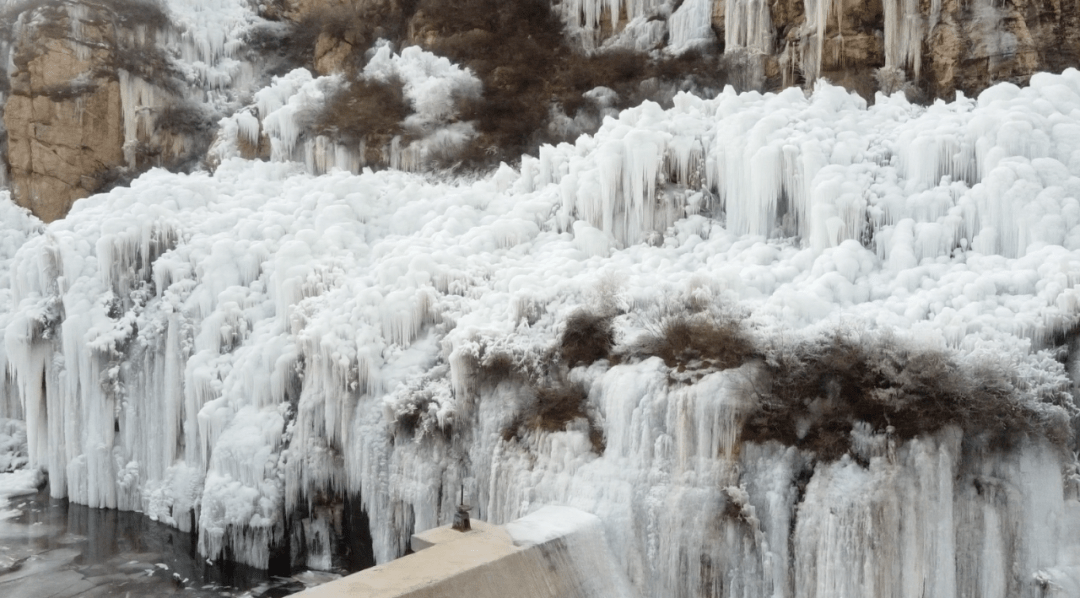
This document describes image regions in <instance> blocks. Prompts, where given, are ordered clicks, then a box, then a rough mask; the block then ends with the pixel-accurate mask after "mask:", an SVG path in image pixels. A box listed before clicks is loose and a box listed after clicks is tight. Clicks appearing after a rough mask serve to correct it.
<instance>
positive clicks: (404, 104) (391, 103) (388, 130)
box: [313, 77, 412, 143]
mask: <svg viewBox="0 0 1080 598" xmlns="http://www.w3.org/2000/svg"><path fill="white" fill-rule="evenodd" d="M411 113H412V109H411V108H410V106H409V103H408V101H407V100H406V99H405V94H404V91H403V88H402V83H401V81H399V80H397V79H392V80H390V81H378V80H374V79H363V78H356V77H353V78H350V79H349V80H348V81H347V84H346V86H345V87H344V88H343V89H341V90H339V91H338V92H336V93H334V94H333V95H331V96H330V97H329V98H328V99H327V101H326V103H325V104H324V105H323V107H322V108H321V109H320V110H319V111H318V113H317V114H316V116H315V117H314V123H313V130H314V132H315V134H317V135H328V136H331V137H333V138H335V139H336V140H337V141H338V142H341V143H350V142H351V143H357V142H359V141H360V140H362V139H365V138H367V137H370V136H373V135H384V136H393V135H397V134H400V133H402V132H403V129H402V126H401V122H402V121H403V120H405V118H406V117H407V116H409V114H411Z"/></svg>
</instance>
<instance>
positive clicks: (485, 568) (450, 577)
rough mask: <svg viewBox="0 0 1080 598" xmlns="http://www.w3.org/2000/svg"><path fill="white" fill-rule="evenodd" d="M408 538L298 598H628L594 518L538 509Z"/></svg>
mask: <svg viewBox="0 0 1080 598" xmlns="http://www.w3.org/2000/svg"><path fill="white" fill-rule="evenodd" d="M471 523H472V529H471V530H470V531H465V532H460V531H457V530H454V529H452V528H451V527H450V526H445V527H439V528H435V529H432V530H428V531H426V532H423V533H421V534H417V535H415V536H413V549H414V550H417V552H416V553H414V554H411V555H408V556H405V557H402V558H400V559H397V560H395V561H391V562H389V563H386V564H383V565H379V566H376V567H372V568H371V569H366V570H364V571H361V572H359V573H355V574H353V575H350V576H348V577H343V578H341V579H339V580H336V581H332V582H330V583H327V584H325V585H322V586H319V587H316V588H310V589H308V590H305V591H303V592H300V593H299V594H294V596H298V597H301V598H344V597H349V598H391V597H393V598H405V597H408V598H435V597H442V598H452V597H455V596H461V597H467V598H633V597H635V596H636V594H635V592H634V591H633V588H632V587H631V586H630V584H629V582H628V580H627V578H626V574H625V572H624V571H623V570H622V568H621V567H619V565H618V562H617V561H616V560H615V559H614V558H613V557H612V554H611V551H610V548H609V547H608V544H607V541H606V539H605V538H604V533H603V527H602V525H601V523H600V520H599V519H597V518H596V517H595V516H593V515H590V514H588V513H585V512H583V511H579V510H577V509H573V508H570V507H544V508H542V509H540V510H539V511H536V512H535V513H532V514H531V515H527V516H525V517H523V518H521V519H518V520H517V521H514V522H511V523H508V524H506V525H505V526H496V525H491V524H488V523H485V522H482V521H473V522H471Z"/></svg>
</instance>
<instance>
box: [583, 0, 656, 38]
mask: <svg viewBox="0 0 1080 598" xmlns="http://www.w3.org/2000/svg"><path fill="white" fill-rule="evenodd" d="M664 4H666V0H566V1H565V2H563V4H562V9H563V15H564V18H565V19H566V22H567V24H568V25H570V26H571V27H574V28H580V29H585V30H587V31H594V30H597V29H599V28H600V26H601V24H602V19H603V18H604V16H606V17H607V18H609V19H611V24H610V25H611V28H612V29H615V28H617V27H618V25H619V22H620V21H621V20H622V19H623V18H625V19H626V20H627V21H632V20H634V19H636V18H638V17H644V16H648V14H649V13H650V11H653V10H655V9H657V8H658V7H660V6H662V5H664Z"/></svg>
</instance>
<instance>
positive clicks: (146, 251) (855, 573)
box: [0, 54, 1080, 597]
mask: <svg viewBox="0 0 1080 598" xmlns="http://www.w3.org/2000/svg"><path fill="white" fill-rule="evenodd" d="M402 56H403V57H404V54H402ZM294 77H295V78H296V79H295V80H294V79H293V78H294ZM306 77H307V78H305V76H303V75H301V74H296V73H294V74H293V75H290V76H288V77H285V78H282V79H279V80H278V81H277V82H276V83H275V85H276V87H274V88H271V91H266V92H265V93H263V94H261V95H259V96H258V97H257V101H256V103H255V104H256V105H255V107H254V108H253V110H254V112H252V113H250V114H249V115H247V116H242V117H238V118H237V119H236V120H235V126H234V131H235V134H237V135H244V136H247V138H248V139H249V140H250V138H251V136H252V135H254V134H255V131H257V130H259V129H258V128H257V125H258V120H259V118H261V119H262V121H261V122H262V124H261V128H262V130H266V129H268V128H269V125H268V121H269V120H271V119H270V117H271V116H272V115H273V114H278V113H281V110H283V109H284V108H285V107H286V106H288V105H289V101H291V100H290V98H292V97H295V96H296V95H297V94H299V93H300V90H301V89H302V88H304V87H305V86H310V85H314V82H315V81H317V80H315V79H311V78H310V76H309V75H307V76H306ZM301 79H303V80H301ZM287 86H292V89H293V91H289V92H288V93H285V92H284V91H281V90H283V89H285V87H287ZM1076 106H1080V72H1077V71H1067V72H1066V73H1064V74H1062V75H1057V76H1055V75H1038V76H1036V77H1033V79H1032V83H1031V85H1030V87H1028V88H1025V89H1020V88H1017V87H1015V86H1012V85H1008V84H1001V85H998V86H995V87H993V88H991V89H989V90H987V91H986V92H984V93H983V94H981V95H980V96H979V97H978V98H977V99H966V98H961V99H959V100H958V101H956V102H954V103H951V104H944V103H941V104H936V105H934V106H930V107H920V106H916V105H912V104H909V103H908V102H907V101H905V100H904V99H903V98H902V97H900V96H896V97H892V98H886V97H879V98H878V100H877V102H876V103H875V104H874V106H872V107H869V108H868V107H867V105H866V103H865V102H864V101H863V100H862V99H861V98H858V97H857V96H853V95H850V94H848V93H847V92H845V91H844V90H842V89H840V88H836V87H832V86H830V85H828V84H825V83H820V84H818V85H817V88H816V90H815V91H814V93H813V94H812V95H810V96H806V95H804V94H803V93H802V92H801V91H799V90H788V91H785V92H783V93H780V94H765V95H761V94H757V93H745V94H737V93H735V92H734V91H733V90H731V89H728V90H726V91H725V92H724V93H722V94H720V95H719V96H717V97H716V98H714V99H701V98H696V97H693V96H690V95H685V94H684V95H679V96H677V97H676V98H675V101H674V106H673V107H672V108H671V109H668V110H663V109H661V108H660V107H659V106H658V105H656V104H651V103H646V104H643V105H641V106H639V107H637V108H633V109H630V110H626V111H624V112H622V113H621V114H619V115H618V116H617V117H613V118H609V119H606V120H605V123H604V124H603V126H601V128H600V130H599V131H598V132H597V133H596V134H595V135H594V136H583V137H581V138H579V139H578V141H577V142H576V143H575V144H573V145H570V144H561V145H559V146H555V147H552V146H547V147H544V148H543V149H542V150H541V152H540V155H539V156H538V157H536V158H529V157H527V158H524V159H523V160H522V164H521V167H520V169H519V170H515V169H513V168H511V167H509V166H503V167H502V168H500V169H499V170H498V171H497V172H496V173H494V174H492V175H490V176H488V177H485V178H482V179H479V180H471V181H443V182H438V181H434V180H432V179H431V178H425V177H421V176H417V175H413V174H409V173H406V172H400V171H383V172H376V173H373V172H365V173H362V174H359V175H355V174H351V173H349V172H346V171H342V170H339V171H334V172H331V173H329V174H326V175H322V176H314V175H312V174H310V172H309V171H308V170H307V169H306V168H305V166H304V165H303V164H298V163H288V162H273V163H264V162H255V161H244V160H242V159H239V158H236V157H225V158H224V159H223V160H222V162H221V163H220V164H219V166H218V167H217V169H216V170H215V172H214V173H213V174H208V173H195V174H191V175H181V174H170V173H166V172H164V171H160V170H153V171H150V172H148V173H146V174H145V175H143V176H142V177H140V178H139V179H137V180H136V181H135V182H134V183H133V184H132V186H131V187H130V188H117V189H114V190H113V191H111V192H109V193H107V194H102V195H97V196H94V197H91V198H87V199H86V200H82V201H80V202H79V203H78V204H76V206H75V207H74V209H73V211H72V212H71V214H70V215H69V216H68V217H67V218H66V219H64V220H60V221H57V222H54V223H52V224H50V225H49V226H48V227H47V228H46V229H45V232H44V234H34V233H33V231H32V229H33V226H32V225H31V224H30V223H29V222H27V223H24V224H20V225H19V226H21V227H22V228H20V229H19V230H22V231H27V232H24V233H21V234H23V235H25V236H26V239H25V242H23V243H22V246H21V248H20V249H19V250H18V253H17V254H15V257H14V260H13V261H12V262H11V263H10V264H9V265H5V266H4V268H6V269H7V271H8V272H9V273H10V281H11V283H10V284H11V305H12V308H11V310H10V315H8V316H5V317H7V318H8V319H7V320H6V327H5V329H4V337H5V338H4V341H5V342H4V347H5V355H6V359H7V363H8V367H9V370H10V372H12V375H13V378H14V387H15V388H14V392H16V393H17V394H18V396H19V400H20V402H21V404H22V405H23V407H24V414H23V415H24V417H25V418H26V422H27V440H28V453H29V459H30V461H31V463H32V464H33V465H35V466H40V467H43V468H46V469H47V470H48V472H49V476H50V488H51V492H52V493H53V495H54V496H68V497H70V498H71V499H72V500H73V501H76V502H80V503H86V504H91V505H95V506H114V507H117V508H124V509H137V510H142V511H143V512H145V513H147V514H148V515H150V516H152V517H156V518H158V519H161V520H163V521H166V522H168V523H170V524H172V525H176V526H178V527H181V528H188V527H190V526H193V527H194V528H195V529H197V530H198V532H199V534H200V537H199V546H200V550H201V552H202V553H203V554H205V555H206V556H207V557H209V558H213V559H217V558H221V557H222V556H228V557H230V558H234V559H236V560H240V561H243V562H246V563H251V564H255V565H260V566H265V565H266V564H267V562H268V559H269V558H270V555H271V553H272V551H273V550H274V549H275V548H276V547H279V546H280V545H281V543H282V542H284V539H285V538H290V541H291V542H292V543H293V545H294V546H296V545H298V544H300V545H304V546H306V547H307V552H308V555H309V559H308V562H310V563H316V564H317V563H325V562H326V559H325V553H324V552H325V551H324V549H323V548H322V547H324V546H325V545H326V543H325V538H324V536H325V533H322V534H320V533H319V532H318V530H320V529H323V530H325V529H326V528H327V522H326V521H323V520H320V519H319V515H318V512H319V509H320V505H322V504H323V503H324V502H325V501H326V500H328V497H329V499H330V500H340V499H342V498H343V497H345V496H349V497H350V500H353V499H356V498H358V501H357V502H356V503H355V504H358V505H359V507H360V508H362V509H363V510H364V511H365V512H366V513H367V515H368V517H369V520H370V522H371V523H370V525H371V537H372V542H373V549H374V553H375V555H376V558H377V560H379V561H380V562H381V561H386V560H388V559H392V558H395V557H397V556H399V555H401V554H402V553H403V552H404V550H405V548H406V546H407V542H408V539H409V536H410V534H411V533H412V532H413V531H415V530H422V529H426V528H428V527H432V526H435V525H439V524H444V523H447V522H448V521H449V520H450V519H451V518H452V517H453V512H454V506H455V504H456V502H457V500H458V496H459V495H458V492H459V490H460V489H461V488H462V487H464V489H465V493H466V495H467V500H468V501H469V502H470V503H471V504H474V505H476V506H477V510H476V511H475V512H474V516H477V517H479V518H481V519H485V520H488V521H493V522H497V523H502V522H507V521H511V520H514V519H517V518H518V517H520V516H522V515H524V514H527V513H529V512H531V511H533V510H535V509H536V508H539V507H541V506H543V505H545V504H549V503H564V504H569V505H571V506H575V507H578V508H581V509H583V510H586V511H589V512H592V513H595V514H596V515H597V516H599V517H600V519H601V521H602V522H603V525H604V529H605V534H606V536H607V537H608V538H609V539H611V541H612V544H613V545H614V546H616V547H619V549H620V552H619V554H618V555H617V558H618V560H619V565H620V566H621V567H623V568H624V569H625V570H626V571H627V573H628V575H629V576H630V578H631V581H632V582H633V583H634V585H635V586H636V587H637V588H638V590H639V591H641V593H642V595H646V596H700V595H732V594H739V595H753V596H764V595H775V596H835V595H839V594H841V593H843V592H848V593H854V594H860V595H861V594H866V595H895V596H905V597H906V596H919V595H923V594H924V593H930V592H934V593H935V595H941V596H951V595H956V596H961V595H970V594H971V593H972V592H973V591H974V590H973V588H981V590H980V591H983V592H984V593H986V594H987V595H995V594H994V592H997V594H996V595H1010V596H1025V597H1026V596H1032V597H1034V596H1039V595H1041V594H1039V593H1038V592H1040V591H1042V589H1041V588H1061V590H1060V591H1062V592H1064V595H1072V594H1075V593H1076V591H1077V588H1078V584H1080V563H1078V562H1077V561H1076V555H1077V554H1080V546H1077V537H1080V536H1078V534H1077V528H1078V526H1080V502H1078V499H1077V492H1078V488H1077V479H1076V463H1075V457H1074V455H1071V454H1068V453H1067V452H1066V451H1064V450H1062V448H1061V446H1060V444H1058V445H1055V444H1053V443H1052V441H1051V440H1048V439H1044V438H1041V437H1039V436H1038V435H1037V434H1032V435H1030V436H1027V437H1023V438H1018V439H1017V442H1016V444H1015V446H1013V447H1012V448H1011V449H1008V450H1005V449H1002V450H982V449H981V448H980V446H979V445H978V438H975V437H969V436H966V435H964V434H963V433H961V432H960V431H959V430H958V429H956V428H952V427H950V428H945V429H942V430H938V431H936V432H934V433H933V434H924V435H916V436H914V437H911V438H908V439H897V438H895V437H893V436H892V435H891V432H889V431H888V430H887V429H872V428H870V427H869V426H860V425H856V426H855V427H854V428H853V429H852V430H851V431H850V433H848V431H846V430H845V431H842V433H843V434H846V435H848V436H850V439H851V446H852V447H853V448H852V449H851V450H850V454H848V456H845V457H842V458H840V459H839V460H835V461H831V462H826V461H824V460H820V459H815V457H814V455H813V454H811V453H809V452H807V451H803V450H799V449H795V448H793V447H790V446H784V445H782V444H780V443H779V442H776V441H769V442H763V443H755V442H744V441H743V439H742V437H741V436H740V434H741V432H740V430H742V421H743V419H742V418H744V417H745V416H746V414H747V413H749V412H750V410H752V409H754V408H755V406H756V405H758V404H759V402H760V401H761V400H762V399H761V395H760V393H759V391H758V388H760V387H761V385H762V384H765V382H766V381H765V380H763V367H764V366H763V365H762V364H761V363H759V362H755V361H753V360H751V361H749V362H747V363H745V364H743V365H741V366H740V367H733V368H729V369H723V370H720V369H717V367H715V366H708V365H704V364H701V363H697V364H694V365H692V366H690V369H691V370H692V371H689V372H687V371H680V370H679V369H678V368H675V367H671V366H669V365H667V364H665V362H664V361H662V360H661V359H659V358H641V359H637V360H632V359H631V360H626V361H624V362H623V363H621V364H619V365H612V364H611V363H610V362H608V361H604V360H600V361H598V362H596V363H594V364H593V365H592V366H590V367H578V368H575V369H573V370H565V371H564V370H559V371H554V370H552V369H551V368H553V367H555V366H552V365H551V362H552V358H551V355H552V353H551V351H552V347H553V346H555V345H556V343H557V339H558V338H559V336H560V334H562V332H563V331H564V330H565V327H566V326H567V324H566V322H567V320H568V318H569V316H570V315H571V314H574V313H576V312H577V311H578V310H579V309H583V308H584V309H587V310H594V311H595V310H599V311H603V312H604V313H607V314H609V315H611V316H612V317H613V318H614V320H613V322H614V326H615V332H616V339H617V340H618V342H619V343H622V344H623V345H626V346H633V345H634V343H635V342H636V341H635V339H638V338H640V337H642V336H643V335H647V334H649V333H650V330H652V331H654V330H655V329H656V327H657V326H659V324H658V322H662V321H664V318H669V317H671V316H673V315H679V314H682V313H683V312H684V311H686V310H689V309H691V308H693V309H697V310H705V313H712V312H714V311H717V312H718V311H723V310H728V311H729V312H731V313H737V314H739V318H740V321H741V322H743V323H744V325H745V326H746V327H747V329H748V330H750V331H751V332H752V334H753V335H755V338H757V339H762V342H763V343H764V344H768V345H770V346H780V345H782V344H783V343H786V342H796V341H797V340H798V339H799V338H806V337H812V336H814V335H820V334H827V333H829V331H831V330H836V329H841V330H848V329H851V330H855V331H859V330H865V331H867V334H871V333H872V334H879V333H880V334H886V333H888V334H892V335H894V336H895V338H896V339H897V340H896V343H898V344H903V345H904V346H908V345H910V346H912V347H924V348H930V349H932V350H935V351H941V352H946V353H948V354H950V355H956V356H958V357H957V359H960V360H975V361H977V360H982V359H987V358H989V357H988V356H993V357H994V358H995V359H1000V360H1001V362H1002V363H1007V364H1010V365H1009V368H1012V369H1011V370H1010V371H1013V370H1015V372H1016V373H1015V378H1016V380H1017V382H1016V386H1015V388H1016V389H1019V390H1017V391H1016V392H1017V393H1018V396H1017V397H1014V399H1015V401H1018V402H1019V403H1009V405H1013V404H1020V405H1024V406H1027V407H1030V408H1031V411H1032V412H1033V413H1038V414H1045V415H1046V417H1047V418H1051V419H1052V418H1057V419H1062V418H1065V419H1067V418H1068V407H1069V405H1068V404H1067V403H1068V401H1067V400H1065V399H1061V401H1062V402H1059V403H1047V402H1044V398H1045V397H1043V396H1042V394H1040V392H1041V391H1039V390H1038V389H1040V388H1044V387H1046V388H1061V387H1063V386H1067V385H1068V384H1069V381H1068V379H1067V378H1066V377H1065V372H1064V368H1063V367H1062V366H1061V364H1060V363H1058V362H1057V361H1055V360H1054V359H1053V358H1052V357H1051V353H1049V352H1048V351H1047V350H1045V349H1048V348H1053V347H1054V346H1056V344H1060V343H1058V340H1059V339H1061V338H1064V337H1066V336H1067V335H1068V333H1069V332H1070V331H1071V330H1073V329H1074V328H1075V326H1076V324H1077V321H1078V317H1077V313H1078V312H1077V308H1078V301H1077V300H1078V291H1077V283H1078V282H1080V277H1078V275H1077V274H1076V273H1077V272H1080V204H1078V202H1077V198H1080V153H1077V152H1078V151H1080V128H1077V126H1076V125H1075V124H1073V123H1071V122H1070V120H1069V115H1070V114H1071V113H1072V110H1073V109H1074V108H1075V107H1076ZM264 111H265V113H264ZM256 113H257V114H256ZM282 114H284V113H282ZM279 125H280V126H279V128H278V129H275V130H276V131H277V133H275V134H276V135H279V138H281V139H284V138H285V137H286V135H285V132H287V130H288V125H287V123H284V121H282V123H279ZM260 134H261V133H260ZM116 214H124V216H125V217H124V218H116V217H115V215H116ZM0 296H2V295H0ZM686 306H690V307H686ZM693 306H697V307H693ZM853 334H854V333H853ZM1062 350H1064V349H1062ZM507 364H509V365H507ZM544 371H548V372H549V373H548V374H536V376H535V379H533V380H532V381H531V382H528V381H526V378H527V377H525V376H524V375H522V374H519V373H514V372H544ZM500 372H502V373H501V374H500ZM545 376H546V377H545ZM556 383H560V384H565V385H567V388H573V389H580V390H581V392H582V393H584V396H585V406H584V407H583V409H585V413H586V414H587V415H588V416H589V419H588V421H587V419H586V418H585V417H577V418H571V419H570V421H568V422H565V423H564V425H559V426H557V427H556V429H546V428H544V427H543V426H533V427H531V428H530V427H528V426H527V425H525V424H521V423H520V422H521V421H525V420H522V419H521V417H522V415H521V414H522V413H526V412H527V410H528V409H529V408H530V406H531V405H532V406H535V401H536V399H537V396H539V394H540V389H538V388H539V387H538V386H537V385H540V386H543V385H545V384H548V385H553V384H556ZM1032 389H1034V390H1032ZM1060 394H1061V393H1057V395H1055V396H1058V395H1060ZM1059 398H1060V397H1059ZM9 402H10V400H9ZM594 428H595V430H594ZM597 430H598V431H599V433H600V437H601V438H602V439H603V440H602V441H598V439H597V438H596V434H595V432H596V431H597ZM845 437H847V436H845ZM1026 488H1039V489H1040V491H1039V492H1037V493H1032V492H1026V491H1024V490H1023V489H1026ZM290 518H292V519H290ZM296 518H306V519H307V522H306V523H304V524H303V525H295V523H296V521H295V520H296ZM1052 521H1053V522H1056V523H1055V524H1053V525H1051V523H1050V522H1052ZM298 529H303V530H309V531H310V532H311V533H310V534H308V535H303V534H301V535H298V534H300V532H298V531H297V530H298ZM320 551H323V552H322V553H320ZM853 562H857V563H859V564H860V565H859V566H858V567H852V566H851V563H853ZM950 563H951V564H950ZM997 563H1008V564H1009V568H1002V567H999V566H996V564H997ZM991 565H993V566H991ZM1002 571H1005V573H1004V574H1003V573H1002Z"/></svg>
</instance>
